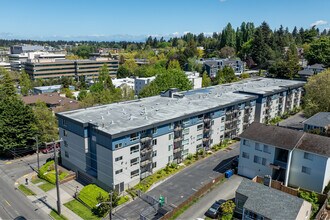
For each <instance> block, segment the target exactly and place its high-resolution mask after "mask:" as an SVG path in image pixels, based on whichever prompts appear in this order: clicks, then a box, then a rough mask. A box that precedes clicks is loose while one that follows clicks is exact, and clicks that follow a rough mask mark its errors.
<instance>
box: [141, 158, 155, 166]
mask: <svg viewBox="0 0 330 220" xmlns="http://www.w3.org/2000/svg"><path fill="white" fill-rule="evenodd" d="M151 163H152V160H151V159H149V158H148V159H143V161H142V158H141V162H140V166H141V167H145V166H147V165H149V164H151Z"/></svg>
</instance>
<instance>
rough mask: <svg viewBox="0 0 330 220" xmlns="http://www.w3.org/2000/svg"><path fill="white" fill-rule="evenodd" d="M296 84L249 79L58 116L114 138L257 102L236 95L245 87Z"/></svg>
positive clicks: (249, 97) (264, 79)
mask: <svg viewBox="0 0 330 220" xmlns="http://www.w3.org/2000/svg"><path fill="white" fill-rule="evenodd" d="M295 82H296V84H297V81H289V80H278V79H267V78H257V79H249V80H243V81H240V82H236V83H232V84H225V85H219V86H213V87H208V88H202V89H197V90H190V91H185V92H181V94H184V96H183V98H168V97H161V96H153V97H148V98H144V99H139V100H133V101H127V102H120V103H112V104H108V105H102V106H96V107H91V108H86V109H79V110H74V111H68V112H65V113H59V114H58V115H59V116H63V117H67V118H70V119H72V120H75V121H78V122H81V123H92V124H94V125H97V126H98V128H99V130H102V131H104V132H106V133H109V134H111V135H114V134H119V133H122V132H127V131H131V130H134V129H139V128H141V129H142V128H143V127H148V126H154V125H156V124H159V123H166V121H169V122H170V121H174V120H175V119H177V118H184V117H187V116H188V115H193V114H199V113H202V112H206V111H208V110H210V111H212V109H220V108H223V107H226V106H230V105H233V104H235V103H240V102H246V101H249V100H254V99H257V96H255V95H251V94H244V93H238V92H237V91H239V90H242V89H244V88H248V87H252V88H259V89H260V90H263V89H266V88H263V87H272V86H274V85H280V86H288V85H290V86H292V85H295ZM298 83H301V82H298ZM276 88H277V87H276ZM272 89H275V88H272Z"/></svg>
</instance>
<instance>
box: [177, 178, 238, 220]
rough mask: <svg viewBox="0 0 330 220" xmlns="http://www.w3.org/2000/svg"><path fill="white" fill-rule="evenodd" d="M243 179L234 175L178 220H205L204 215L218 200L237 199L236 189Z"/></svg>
mask: <svg viewBox="0 0 330 220" xmlns="http://www.w3.org/2000/svg"><path fill="white" fill-rule="evenodd" d="M242 180H243V177H240V176H237V175H234V176H232V177H231V178H230V179H227V180H226V181H225V182H224V183H222V184H219V185H218V186H217V187H215V188H214V189H213V190H212V191H210V192H208V193H207V194H206V195H204V196H203V197H202V198H200V199H199V200H198V201H197V202H196V203H195V204H194V205H192V206H191V207H190V208H189V209H187V210H186V211H185V212H184V213H183V214H182V215H180V216H179V217H178V218H177V219H182V220H186V219H197V218H205V216H204V213H205V212H206V211H207V210H208V208H210V207H211V205H212V204H213V203H214V202H215V201H216V200H220V199H222V200H228V199H232V198H234V197H235V192H236V189H237V188H238V186H239V184H240V183H241V182H242Z"/></svg>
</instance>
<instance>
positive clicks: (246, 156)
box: [242, 152, 250, 159]
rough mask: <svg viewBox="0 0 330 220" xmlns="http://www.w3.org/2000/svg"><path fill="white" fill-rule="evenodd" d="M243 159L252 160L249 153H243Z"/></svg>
mask: <svg viewBox="0 0 330 220" xmlns="http://www.w3.org/2000/svg"><path fill="white" fill-rule="evenodd" d="M242 157H243V158H246V159H250V154H249V153H247V152H243V153H242Z"/></svg>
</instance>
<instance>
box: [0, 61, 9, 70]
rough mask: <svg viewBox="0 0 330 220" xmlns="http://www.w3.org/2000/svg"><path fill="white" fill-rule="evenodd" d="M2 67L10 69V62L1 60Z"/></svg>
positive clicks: (0, 66)
mask: <svg viewBox="0 0 330 220" xmlns="http://www.w3.org/2000/svg"><path fill="white" fill-rule="evenodd" d="M0 68H4V69H6V70H10V69H11V67H10V63H6V62H0Z"/></svg>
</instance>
